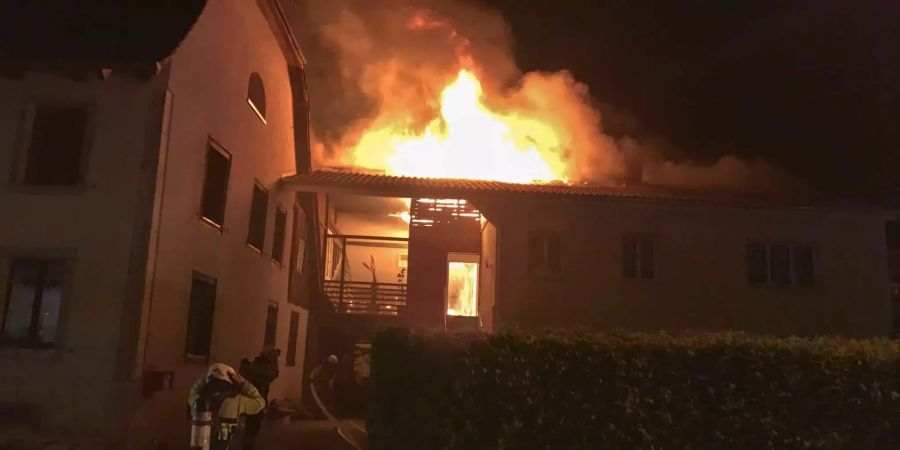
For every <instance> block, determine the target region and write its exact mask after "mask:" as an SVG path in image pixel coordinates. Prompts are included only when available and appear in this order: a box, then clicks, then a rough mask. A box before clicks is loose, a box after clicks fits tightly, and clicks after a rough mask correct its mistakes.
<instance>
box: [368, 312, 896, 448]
mask: <svg viewBox="0 0 900 450" xmlns="http://www.w3.org/2000/svg"><path fill="white" fill-rule="evenodd" d="M898 347H900V346H898V343H897V342H891V341H887V340H870V341H856V340H840V339H815V340H803V339H776V338H757V337H750V336H746V335H741V334H704V335H692V336H668V335H665V334H615V333H612V334H599V335H587V334H568V333H548V334H541V335H525V334H516V333H505V334H499V335H492V336H471V335H468V336H466V335H438V334H433V335H431V334H424V335H423V334H412V333H409V332H408V331H405V330H400V329H396V330H388V331H385V332H382V333H380V334H379V335H378V336H377V338H376V340H375V345H374V348H373V358H372V381H373V393H372V396H373V397H372V403H371V405H370V417H369V423H368V430H369V439H370V448H372V449H385V450H386V449H392V450H396V449H417V450H418V449H532V448H535V449H538V448H540V449H605V450H615V449H622V450H625V449H627V450H633V449H806V448H809V449H898V448H900V348H898Z"/></svg>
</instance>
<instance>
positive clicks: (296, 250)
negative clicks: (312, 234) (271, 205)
mask: <svg viewBox="0 0 900 450" xmlns="http://www.w3.org/2000/svg"><path fill="white" fill-rule="evenodd" d="M293 221H294V227H293V229H292V230H291V241H292V244H291V247H292V249H293V251H292V253H291V265H292V266H293V267H294V271H295V272H297V273H298V274H302V273H303V261H304V258H305V251H306V223H305V221H306V214H305V213H304V212H303V209H302V208H301V207H300V205H294V211H293Z"/></svg>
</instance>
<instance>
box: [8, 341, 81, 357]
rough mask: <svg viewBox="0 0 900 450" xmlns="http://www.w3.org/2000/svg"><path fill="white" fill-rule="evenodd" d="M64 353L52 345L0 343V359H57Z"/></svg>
mask: <svg viewBox="0 0 900 450" xmlns="http://www.w3.org/2000/svg"><path fill="white" fill-rule="evenodd" d="M70 351H71V350H70ZM65 353H66V352H65V351H63V350H62V349H59V348H57V347H53V346H38V345H27V344H24V345H17V344H7V343H4V344H0V359H14V360H25V361H58V360H60V359H61V358H62V357H63V355H64V354H65Z"/></svg>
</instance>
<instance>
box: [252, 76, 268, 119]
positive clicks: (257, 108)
mask: <svg viewBox="0 0 900 450" xmlns="http://www.w3.org/2000/svg"><path fill="white" fill-rule="evenodd" d="M254 80H258V81H259V90H260V93H261V94H262V102H261V104H260V105H257V102H255V101H253V95H251V94H252V93H253V92H252V88H253V83H254ZM247 104H248V105H250V109H251V110H253V112H254V113H255V114H256V117H258V118H259V120H261V121H262V123H263V125H268V124H269V122H268V121H267V120H266V112H267V104H268V98H267V96H266V83H265V82H263V79H262V75H260V74H259V72H251V73H250V76H249V77H248V78H247Z"/></svg>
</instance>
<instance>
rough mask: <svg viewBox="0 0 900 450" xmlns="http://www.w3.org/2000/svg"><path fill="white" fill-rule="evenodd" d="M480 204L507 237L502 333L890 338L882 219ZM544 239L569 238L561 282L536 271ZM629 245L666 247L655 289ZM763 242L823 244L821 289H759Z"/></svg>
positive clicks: (602, 204) (641, 205)
mask: <svg viewBox="0 0 900 450" xmlns="http://www.w3.org/2000/svg"><path fill="white" fill-rule="evenodd" d="M476 203H477V204H478V206H479V207H480V208H481V210H482V211H483V212H484V214H485V215H486V216H487V217H488V219H489V220H491V222H493V223H494V224H496V225H497V228H498V229H499V233H500V236H501V239H500V240H499V245H500V251H499V253H500V254H499V262H498V267H499V269H500V270H499V277H498V280H497V282H498V285H499V288H498V299H497V308H498V309H497V314H498V317H496V319H497V320H498V322H499V323H506V324H519V325H524V326H542V325H550V326H574V325H586V326H592V327H597V328H607V329H609V328H621V329H633V330H658V329H665V330H690V329H694V330H711V329H712V330H716V329H736V330H745V331H748V332H754V333H771V334H777V335H787V334H798V335H817V334H839V335H848V336H885V335H887V334H888V333H889V332H890V326H891V324H890V303H889V298H890V296H889V286H888V273H887V267H886V259H887V258H886V253H885V251H886V250H885V235H884V218H883V216H881V215H880V214H878V213H868V212H858V211H857V212H851V211H846V212H841V211H825V210H810V209H808V210H801V209H792V210H787V209H780V210H779V209H752V208H728V207H714V206H704V205H698V204H688V203H672V202H669V203H665V202H649V201H648V202H640V201H627V200H622V201H574V200H572V201H553V202H550V201H547V202H541V201H506V202H496V203H492V202H490V201H482V202H476ZM542 230H545V231H555V232H558V233H559V235H560V236H561V239H562V241H561V242H562V246H561V248H562V254H561V267H562V272H561V276H560V277H559V278H558V279H542V278H539V277H534V276H530V275H529V273H528V234H529V233H531V232H534V231H542ZM625 235H632V236H635V235H636V236H641V237H648V238H650V239H652V240H653V241H654V251H655V268H656V270H655V271H656V276H655V278H654V279H651V280H640V279H625V278H623V276H622V268H621V267H622V266H621V252H622V237H623V236H625ZM751 241H759V242H772V243H788V244H808V245H812V247H813V249H814V270H815V282H814V283H813V285H812V286H786V287H776V286H760V285H753V284H750V283H748V281H747V257H746V245H747V243H748V242H751Z"/></svg>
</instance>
